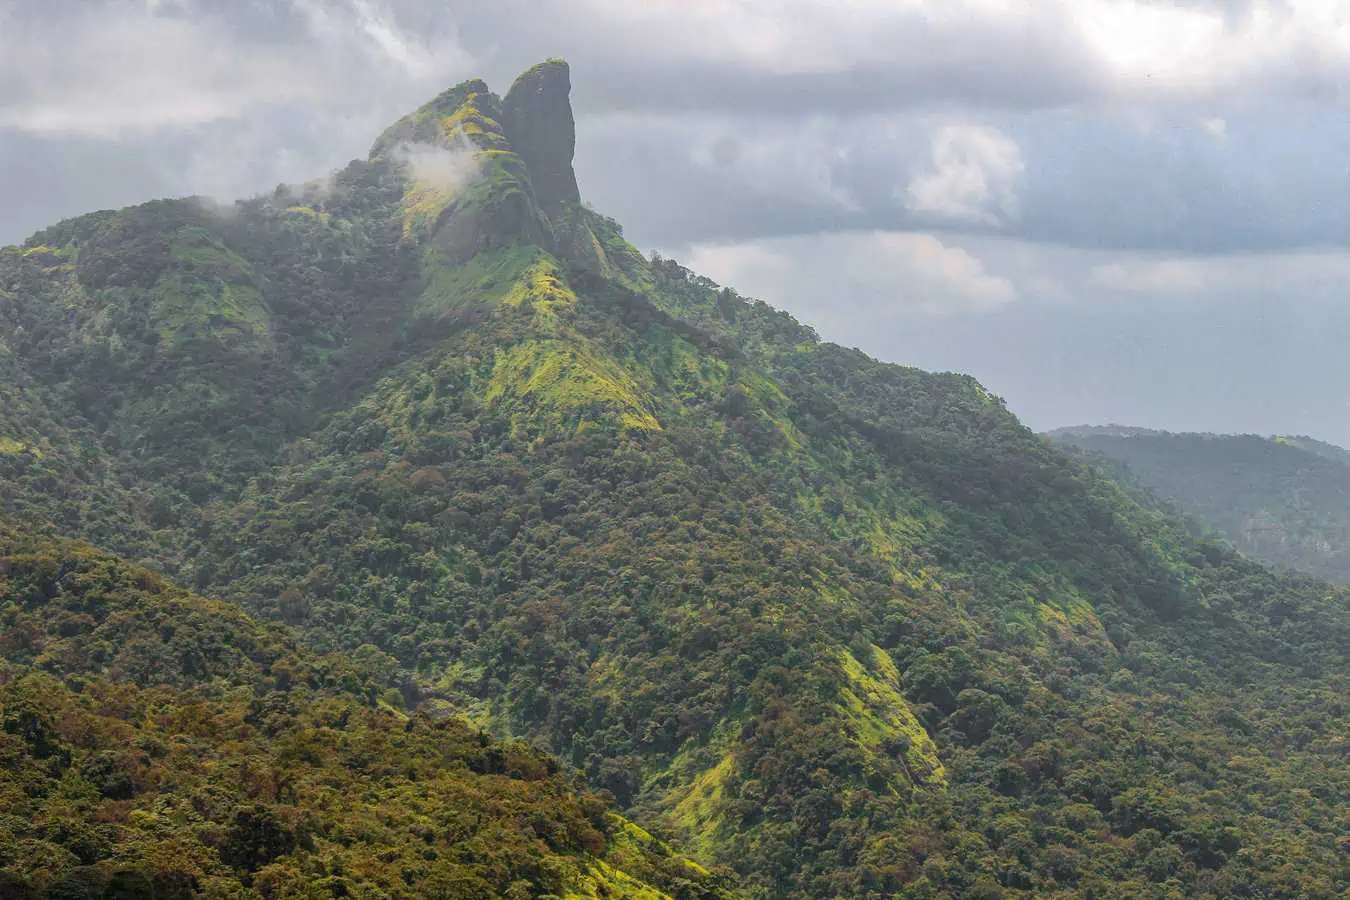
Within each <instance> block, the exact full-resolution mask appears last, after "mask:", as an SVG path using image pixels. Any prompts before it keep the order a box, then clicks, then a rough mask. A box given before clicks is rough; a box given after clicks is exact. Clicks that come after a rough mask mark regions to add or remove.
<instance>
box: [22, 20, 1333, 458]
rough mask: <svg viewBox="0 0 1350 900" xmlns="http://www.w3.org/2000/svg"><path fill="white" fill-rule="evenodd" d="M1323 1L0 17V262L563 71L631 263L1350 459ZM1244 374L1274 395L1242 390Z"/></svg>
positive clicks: (333, 155) (592, 195)
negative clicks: (671, 258)
mask: <svg viewBox="0 0 1350 900" xmlns="http://www.w3.org/2000/svg"><path fill="white" fill-rule="evenodd" d="M1343 7H1344V4H1340V3H1334V2H1315V0H1229V2H1222V0H1170V2H1167V0H1038V2H1035V3H1030V2H1026V0H852V2H850V3H849V4H848V5H847V9H846V11H841V10H840V9H839V8H838V6H837V5H835V4H827V3H820V2H815V0H741V2H736V3H726V2H720V0H719V2H714V0H644V2H642V3H633V2H628V0H497V2H494V3H483V2H478V0H246V2H245V0H8V3H6V2H4V0H0V241H18V240H22V239H23V238H24V237H25V236H26V235H27V234H29V233H31V232H32V231H34V230H36V229H37V228H39V227H42V226H44V225H46V224H49V223H51V222H52V221H55V220H57V219H59V218H62V217H65V216H69V215H74V214H78V213H81V212H85V211H88V210H90V209H93V208H104V207H115V206H120V205H126V204H129V203H133V202H137V201H140V200H146V199H151V198H153V197H158V196H165V195H183V194H206V195H211V196H216V197H219V198H222V199H232V198H235V197H239V196H245V195H250V194H256V193H260V192H263V191H266V190H270V189H271V188H273V187H275V186H276V185H277V184H278V183H282V182H292V183H293V182H300V181H307V180H309V179H312V178H315V177H320V176H322V175H324V174H325V173H327V172H329V171H332V170H333V169H336V168H338V167H340V166H341V165H343V164H344V163H345V162H347V161H348V160H349V159H351V158H354V157H361V156H364V155H365V154H366V152H367V149H368V147H369V145H370V142H371V141H372V140H373V139H374V137H375V136H376V135H377V134H378V133H379V132H380V130H381V129H382V128H383V127H384V126H385V125H387V124H388V123H389V122H392V121H393V120H395V119H396V118H398V117H399V116H400V115H402V114H403V113H405V112H407V111H408V110H410V109H412V108H415V107H416V106H417V105H419V104H421V103H422V102H424V101H425V100H427V99H428V98H430V97H432V96H434V95H435V94H436V93H438V92H439V91H440V90H442V89H443V88H445V87H446V86H448V85H449V84H452V83H455V82H457V81H459V80H462V79H464V78H467V77H470V76H476V75H481V76H483V77H485V78H487V79H488V81H489V83H491V84H493V85H494V87H496V88H497V89H499V90H503V89H505V87H506V86H507V85H508V84H509V81H510V79H511V78H512V77H513V76H514V74H515V73H516V72H518V71H520V70H522V69H524V68H526V67H527V66H529V65H531V64H533V63H534V62H537V61H538V60H539V59H541V58H544V57H547V56H555V55H559V56H565V57H567V58H569V59H570V61H571V62H572V64H573V73H572V74H573V85H574V91H573V100H574V104H575V106H576V111H577V116H578V129H577V130H578V152H577V173H578V180H579V182H580V184H581V188H582V192H583V195H584V196H585V197H586V199H587V200H588V201H589V202H591V203H592V204H593V205H595V206H596V207H597V208H598V209H600V210H602V211H604V212H606V213H608V214H611V215H613V216H615V217H616V218H618V219H619V220H620V221H621V222H623V223H624V224H625V226H626V227H627V229H628V236H629V237H630V239H632V240H633V241H634V242H635V243H637V244H639V245H640V246H642V247H644V248H659V249H660V250H661V251H662V252H664V253H671V254H674V255H676V256H679V257H681V258H684V259H688V260H690V261H692V262H693V263H695V264H696V265H697V266H698V267H699V268H701V269H705V270H706V271H707V272H708V274H711V275H713V276H714V277H716V278H719V279H722V280H725V281H728V282H729V283H732V284H734V285H736V286H738V287H740V288H742V289H744V290H745V291H747V292H749V293H755V294H760V295H763V296H764V297H765V298H766V299H768V300H770V301H771V302H775V303H779V304H780V305H784V306H786V307H788V308H789V309H792V310H793V311H796V312H799V313H800V314H801V315H802V316H803V317H804V318H807V319H809V320H810V321H811V322H812V323H813V324H816V325H818V326H819V328H820V330H821V331H822V333H823V334H825V336H827V337H832V338H835V339H838V340H844V341H859V342H862V341H865V342H866V349H868V350H871V351H872V352H875V353H877V354H878V355H881V356H883V357H885V358H890V359H897V360H902V361H909V362H916V363H921V364H923V365H926V366H932V367H937V368H959V369H965V370H968V371H972V372H974V373H975V374H977V375H981V376H984V377H987V378H988V379H990V381H991V386H992V387H993V388H994V389H995V390H1000V389H1002V392H1003V393H1004V394H1005V395H1006V396H1007V397H1008V399H1009V400H1010V401H1012V403H1013V406H1014V409H1019V410H1025V411H1026V413H1027V414H1028V415H1029V416H1030V418H1031V420H1032V424H1034V425H1038V426H1039V425H1045V426H1049V425H1058V424H1064V423H1066V422H1072V421H1077V420H1097V419H1104V418H1105V417H1107V416H1114V417H1117V418H1122V419H1133V420H1141V421H1142V420H1143V419H1145V418H1147V417H1146V416H1145V415H1144V412H1145V411H1146V409H1147V407H1148V402H1151V401H1145V400H1141V399H1140V398H1142V397H1147V396H1151V394H1150V393H1149V391H1150V389H1149V388H1148V387H1147V385H1149V384H1159V385H1165V382H1161V381H1158V380H1157V379H1152V380H1150V379H1151V376H1150V375H1149V374H1148V373H1149V372H1153V371H1157V372H1171V373H1172V375H1171V376H1169V377H1178V375H1179V373H1182V372H1186V371H1190V370H1189V369H1187V366H1191V367H1192V368H1193V369H1194V370H1195V372H1197V373H1200V372H1203V371H1206V370H1208V371H1222V372H1229V373H1230V375H1229V376H1227V377H1228V380H1227V381H1224V382H1215V381H1213V379H1210V382H1209V387H1208V388H1205V389H1203V390H1202V389H1200V388H1197V391H1199V393H1198V394H1197V395H1196V397H1195V398H1188V397H1187V396H1185V395H1183V394H1177V395H1173V396H1170V397H1169V398H1167V399H1166V403H1168V404H1171V406H1170V407H1168V408H1169V409H1172V412H1170V413H1167V415H1166V416H1165V418H1166V419H1167V421H1165V422H1163V421H1157V420H1150V421H1145V422H1143V424H1163V425H1168V426H1170V427H1178V426H1180V425H1184V423H1183V422H1182V420H1183V419H1184V418H1185V417H1186V415H1187V410H1188V409H1189V410H1191V413H1193V414H1194V415H1193V418H1194V419H1195V420H1196V421H1197V425H1198V423H1199V422H1200V420H1201V419H1203V420H1204V421H1205V422H1206V423H1209V424H1208V425H1207V427H1220V426H1219V425H1216V424H1215V423H1216V422H1218V421H1220V420H1222V421H1225V422H1228V423H1230V427H1233V428H1238V429H1248V430H1295V426H1294V425H1292V424H1288V423H1289V422H1291V421H1292V420H1293V419H1298V421H1300V422H1304V424H1303V425H1301V426H1298V427H1302V428H1303V430H1312V431H1317V430H1318V429H1317V428H1315V427H1313V425H1315V424H1316V422H1314V423H1313V424H1312V425H1309V424H1307V423H1306V421H1305V420H1306V419H1308V418H1312V419H1314V420H1317V421H1325V422H1326V423H1328V424H1327V425H1326V427H1323V428H1322V429H1321V432H1322V433H1323V434H1326V435H1327V436H1329V437H1331V438H1333V439H1339V440H1343V441H1347V440H1350V433H1347V432H1346V429H1345V426H1343V425H1341V424H1337V423H1341V422H1344V421H1350V417H1347V416H1345V415H1344V413H1345V411H1346V410H1345V409H1344V405H1343V403H1342V404H1341V406H1340V407H1337V406H1336V402H1337V401H1335V400H1334V398H1335V397H1338V396H1350V371H1347V369H1348V368H1350V367H1346V366H1344V365H1342V364H1341V363H1340V361H1339V360H1340V359H1341V357H1342V356H1343V354H1340V353H1334V354H1333V353H1332V350H1331V346H1330V341H1331V338H1330V337H1329V336H1331V335H1336V334H1340V332H1339V331H1338V330H1337V328H1339V327H1340V326H1339V325H1336V324H1335V323H1342V322H1343V320H1344V318H1345V317H1344V316H1343V315H1342V314H1341V313H1340V310H1341V309H1343V308H1344V307H1345V303H1344V301H1343V300H1341V298H1342V297H1344V296H1346V295H1347V293H1346V291H1345V288H1346V287H1350V280H1348V279H1346V278H1344V277H1343V275H1344V273H1345V272H1346V270H1347V260H1350V246H1347V244H1350V213H1347V208H1348V207H1350V204H1347V203H1346V198H1350V166H1347V165H1346V164H1345V160H1346V159H1350V119H1348V118H1347V117H1346V116H1345V115H1344V114H1343V113H1344V110H1343V105H1342V104H1343V98H1344V97H1345V96H1347V93H1346V88H1347V87H1350V85H1348V84H1347V81H1348V80H1350V12H1347V11H1346V10H1345V9H1344V8H1343ZM1257 316H1259V317H1260V318H1259V321H1261V322H1262V323H1263V324H1262V326H1261V328H1260V329H1258V332H1257V333H1258V334H1259V336H1261V337H1262V339H1263V340H1265V341H1266V344H1264V345H1263V344H1261V343H1260V342H1259V341H1257V340H1256V338H1255V337H1253V336H1252V334H1253V333H1252V332H1251V331H1250V329H1249V328H1248V325H1247V323H1248V322H1250V321H1253V320H1254V319H1255V317H1257ZM1338 316H1339V318H1338ZM1318 321H1324V322H1327V323H1332V324H1329V325H1327V326H1326V327H1321V328H1318V327H1315V326H1309V324H1308V323H1310V322H1318ZM1159 323H1165V330H1168V329H1170V330H1168V331H1167V335H1168V336H1166V337H1164V336H1162V335H1160V333H1159V331H1158V329H1159V328H1160V327H1163V326H1162V325H1160V324H1159ZM1113 335H1114V336H1113ZM1225 336H1227V337H1225ZM1225 340H1226V341H1227V343H1225ZM1093 343H1098V344H1102V346H1104V347H1107V348H1114V349H1111V352H1102V353H1098V354H1094V353H1092V352H1091V351H1090V350H1089V351H1084V352H1079V351H1078V350H1077V349H1075V348H1077V347H1078V346H1080V345H1083V344H1087V345H1089V346H1090V345H1092V344H1093ZM1301 345H1306V346H1307V347H1310V348H1312V350H1310V351H1309V352H1300V350H1299V347H1300V346H1301ZM1225 347H1227V348H1229V351H1228V352H1229V355H1228V356H1225V355H1224V353H1225V352H1226V351H1225V349H1224V348H1225ZM1131 354H1136V355H1139V354H1142V357H1141V358H1142V359H1144V360H1145V361H1146V362H1142V363H1140V362H1134V361H1132V360H1134V358H1135V357H1133V356H1131ZM1319 354H1325V355H1319ZM1258 355H1259V357H1260V358H1261V359H1262V367H1263V368H1264V369H1266V370H1268V377H1267V378H1266V382H1265V383H1266V384H1267V385H1268V389H1263V388H1262V387H1261V386H1260V385H1259V384H1248V381H1250V379H1249V378H1247V377H1246V376H1240V375H1238V374H1231V373H1233V372H1237V363H1235V362H1234V360H1243V359H1246V360H1248V361H1250V359H1252V358H1256V357H1257V356H1258ZM1147 360H1153V364H1152V365H1150V364H1149V363H1148V362H1147ZM1183 361H1184V364H1183ZM1319 366H1320V368H1319ZM1206 367H1208V369H1206ZM1197 377H1198V376H1197ZM1301 378H1306V379H1308V386H1307V387H1306V389H1305V390H1304V391H1303V393H1302V395H1301V396H1303V397H1305V398H1314V399H1313V400H1309V401H1308V402H1307V403H1305V404H1303V405H1302V406H1300V405H1299V404H1288V403H1285V404H1281V403H1279V402H1277V400H1276V399H1275V398H1277V397H1278V396H1280V395H1279V390H1283V389H1284V387H1287V386H1288V385H1289V384H1295V383H1298V382H1299V380H1300V379H1301ZM1057 379H1058V380H1059V381H1057ZM1202 380H1203V379H1202ZM1314 381H1315V385H1314V383H1313V382H1314ZM1057 383H1059V384H1061V386H1060V387H1059V388H1056V384H1057ZM1070 383H1071V384H1072V390H1070V389H1068V388H1066V387H1064V385H1068V384H1070ZM1131 383H1135V384H1137V385H1138V390H1137V391H1136V393H1135V394H1130V391H1129V389H1128V385H1129V384H1131ZM1092 385H1096V386H1097V387H1099V388H1100V392H1099V402H1098V405H1097V406H1094V405H1093V401H1092V398H1091V397H1090V396H1089V395H1088V394H1089V393H1090V391H1089V387H1088V386H1092ZM1223 385H1228V387H1224V386H1223ZM1236 385H1246V387H1244V388H1243V389H1242V390H1241V391H1239V390H1238V389H1237V387H1236ZM1279 386H1284V387H1279ZM1277 387H1278V390H1277ZM1205 396H1208V397H1210V398H1211V401H1212V402H1210V403H1209V404H1208V405H1205V402H1204V401H1203V399H1202V398H1203V397H1205ZM1244 396H1245V397H1248V398H1250V400H1251V406H1250V411H1251V415H1250V416H1249V417H1248V418H1247V419H1243V418H1242V416H1241V411H1240V409H1239V403H1238V400H1239V399H1240V398H1241V397H1244ZM1111 397H1115V398H1117V399H1120V398H1124V399H1120V402H1119V403H1115V402H1114V401H1110V400H1109V398H1111ZM1131 398H1133V399H1131ZM1316 398H1320V399H1316ZM1127 401H1128V402H1127ZM1136 401H1138V402H1136ZM1158 402H1159V403H1162V401H1161V400H1159V401H1158ZM1131 403H1135V406H1131V405H1130V404H1131ZM1113 404H1114V405H1113ZM1188 404H1190V405H1188ZM1173 407H1174V408H1173ZM1158 409H1159V410H1160V412H1159V415H1160V416H1162V412H1161V410H1162V409H1163V407H1162V406H1159V407H1158ZM1281 410H1283V412H1281ZM1300 410H1301V411H1300ZM1319 410H1321V412H1319ZM1210 413H1213V414H1214V417H1209V418H1206V417H1207V416H1209V414H1210ZM1281 416H1284V417H1285V418H1281ZM1215 417H1217V418H1215ZM1300 417H1301V418H1300ZM1319 417H1320V418H1319Z"/></svg>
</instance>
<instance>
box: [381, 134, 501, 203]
mask: <svg viewBox="0 0 1350 900" xmlns="http://www.w3.org/2000/svg"><path fill="white" fill-rule="evenodd" d="M394 158H395V159H397V160H399V161H400V162H402V163H403V164H404V165H406V166H407V167H408V169H409V170H410V171H411V173H412V177H413V178H414V179H415V180H417V181H418V182H420V183H421V184H424V185H427V186H429V187H432V188H435V189H437V190H441V191H458V190H460V189H462V188H464V187H466V186H468V185H469V184H472V183H473V182H474V181H476V180H478V178H479V176H480V175H481V174H482V171H483V170H482V164H481V162H480V161H479V159H478V154H477V152H476V150H475V148H474V146H473V144H472V143H470V142H469V140H468V138H465V137H463V136H462V135H461V136H460V137H459V138H458V140H457V141H456V142H455V144H454V146H451V147H443V146H441V145H439V144H419V143H403V144H399V145H398V146H397V147H395V148H394Z"/></svg>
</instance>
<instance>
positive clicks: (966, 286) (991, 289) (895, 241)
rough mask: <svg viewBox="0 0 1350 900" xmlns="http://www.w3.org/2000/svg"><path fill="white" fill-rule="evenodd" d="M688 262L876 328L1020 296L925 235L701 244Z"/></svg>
mask: <svg viewBox="0 0 1350 900" xmlns="http://www.w3.org/2000/svg"><path fill="white" fill-rule="evenodd" d="M686 257H687V258H686V260H685V261H686V262H687V263H688V264H689V265H690V266H691V267H692V268H693V269H695V270H696V271H698V272H700V273H704V274H707V275H708V276H709V277H711V278H713V279H715V280H717V281H721V282H723V283H726V284H729V285H732V286H733V287H735V288H737V289H738V290H742V291H745V292H747V293H749V294H751V295H754V296H759V297H763V298H764V299H765V300H767V301H768V302H770V303H774V304H781V305H782V306H784V307H785V308H787V309H789V310H793V311H796V312H802V313H806V312H809V311H811V310H812V309H820V308H822V307H823V308H826V309H828V310H829V315H831V316H832V317H837V316H845V317H847V318H849V319H850V320H852V321H860V320H868V321H871V322H873V324H875V325H877V326H882V325H884V323H886V322H888V321H893V320H894V319H895V318H897V317H900V316H904V315H906V314H911V315H912V314H923V315H934V314H936V315H942V314H953V313H969V312H973V311H978V310H987V309H991V308H994V307H998V306H1003V305H1005V304H1008V303H1011V302H1013V301H1015V300H1016V299H1017V298H1018V291H1017V288H1016V287H1015V286H1014V285H1013V283H1012V282H1011V281H1010V280H1008V279H1007V278H1005V277H1003V276H1001V275H997V274H993V273H991V272H989V271H988V270H987V269H986V267H985V264H984V262H983V261H982V260H981V259H979V258H978V257H976V256H974V255H973V254H972V253H970V252H969V251H967V250H965V249H963V248H961V247H957V246H953V245H951V244H948V243H945V242H944V241H943V240H942V239H940V238H939V237H938V236H936V235H933V234H928V233H923V232H887V231H873V232H846V233H834V234H820V235H805V236H798V237H789V238H775V239H766V240H760V241H750V242H745V243H739V244H702V245H696V246H694V247H692V248H690V251H689V252H688V253H687V254H686Z"/></svg>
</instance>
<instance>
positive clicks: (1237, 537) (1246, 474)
mask: <svg viewBox="0 0 1350 900" xmlns="http://www.w3.org/2000/svg"><path fill="white" fill-rule="evenodd" d="M1053 436H1054V438H1055V439H1056V440H1057V441H1060V442H1062V443H1065V444H1069V445H1072V446H1076V447H1080V448H1083V449H1086V450H1091V451H1095V452H1098V453H1101V454H1103V455H1104V456H1105V457H1107V458H1109V459H1111V460H1114V461H1115V462H1116V463H1117V464H1119V465H1120V466H1123V467H1124V468H1125V469H1126V470H1127V471H1128V473H1129V474H1130V475H1131V476H1132V477H1134V478H1136V479H1138V481H1139V482H1140V483H1142V484H1143V485H1145V486H1146V487H1148V488H1150V489H1151V490H1154V491H1156V492H1157V493H1158V494H1160V495H1161V496H1163V497H1166V498H1168V499H1170V500H1173V501H1174V502H1176V503H1177V505H1178V506H1179V507H1180V508H1181V509H1182V510H1183V511H1184V512H1185V513H1187V514H1188V515H1190V516H1192V517H1194V518H1195V519H1196V520H1197V521H1198V522H1199V523H1201V524H1202V525H1203V526H1204V527H1205V528H1206V529H1208V530H1210V531H1212V532H1213V533H1215V534H1218V535H1221V536H1222V537H1224V538H1226V539H1227V540H1229V541H1231V542H1232V543H1233V544H1234V546H1236V547H1237V548H1238V549H1240V550H1241V551H1242V552H1244V553H1246V554H1248V555H1250V556H1252V557H1254V558H1256V559H1259V560H1262V561H1264V562H1267V563H1270V564H1272V565H1277V566H1282V567H1286V568H1290V569H1297V570H1300V571H1303V572H1307V573H1309V574H1312V575H1316V576H1318V577H1319V578H1326V579H1328V580H1330V581H1335V582H1339V583H1341V584H1350V453H1347V452H1346V451H1345V450H1342V449H1341V448H1340V447H1337V446H1335V445H1333V444H1327V443H1323V442H1322V441H1318V440H1315V439H1313V438H1309V437H1285V436H1281V437H1272V438H1264V437H1258V436H1257V435H1213V434H1168V433H1165V432H1146V431H1144V432H1140V433H1135V434H1128V435H1126V434H1111V433H1103V432H1101V431H1098V430H1083V429H1065V430H1062V431H1058V432H1054V433H1053Z"/></svg>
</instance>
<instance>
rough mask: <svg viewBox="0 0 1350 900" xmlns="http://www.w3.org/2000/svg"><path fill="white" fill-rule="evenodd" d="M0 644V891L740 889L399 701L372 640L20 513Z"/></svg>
mask: <svg viewBox="0 0 1350 900" xmlns="http://www.w3.org/2000/svg"><path fill="white" fill-rule="evenodd" d="M0 634H3V637H0V723H2V727H0V758H3V760H4V765H3V767H0V798H3V801H4V815H3V816H0V896H4V897H7V898H8V897H42V896H47V897H62V898H69V897H127V898H132V897H135V898H148V897H156V898H188V897H192V896H207V897H238V896H252V897H256V896H262V897H302V896H303V897H309V896H346V897H391V898H392V897H408V898H411V897H446V898H450V897H493V896H500V897H512V898H514V897H531V896H539V895H541V894H544V893H552V894H557V895H562V896H569V897H612V896H630V897H644V898H651V900H658V898H662V897H665V898H669V897H672V896H688V897H707V898H715V897H724V896H726V897H729V896H731V894H730V892H729V891H726V890H725V887H719V882H718V880H717V879H714V878H713V877H711V876H710V875H708V873H707V872H706V870H703V869H702V868H701V867H699V866H697V865H696V864H694V863H692V862H689V861H687V860H684V859H681V858H679V857H676V856H674V855H673V854H671V853H670V852H669V851H668V849H666V848H665V847H664V846H663V845H661V844H660V843H658V842H656V841H654V840H653V839H652V838H651V837H650V836H649V835H647V834H646V833H645V832H643V831H642V830H641V829H639V828H638V827H637V826H635V825H633V824H631V823H629V822H625V821H624V820H622V819H621V818H620V817H618V816H617V815H615V814H614V813H613V811H612V810H611V809H609V808H607V803H606V801H605V800H604V799H602V798H600V797H597V796H595V795H593V794H590V793H588V792H586V791H584V790H582V789H581V788H580V787H579V786H578V785H577V784H575V783H574V780H573V779H571V778H569V777H567V776H565V775H563V774H562V773H561V771H560V767H559V765H558V763H557V761H556V760H553V759H550V758H548V757H547V756H545V755H544V754H541V753H540V752H538V751H536V750H531V749H530V748H528V747H527V746H525V745H524V744H521V743H502V742H499V741H496V740H494V739H492V738H490V737H489V736H488V735H486V734H484V733H482V732H480V731H477V730H475V729H473V728H471V727H468V726H466V725H464V724H462V723H459V722H457V721H454V720H439V721H436V720H433V719H431V718H428V717H426V716H423V715H414V716H411V717H410V716H408V715H405V714H403V713H402V712H399V711H397V710H395V709H394V708H392V706H391V705H390V704H391V703H393V704H397V705H398V706H401V705H402V703H401V700H400V695H399V692H398V690H397V689H396V683H397V677H396V674H395V669H394V668H393V667H392V666H390V665H389V664H388V661H387V660H385V659H382V658H381V654H380V653H379V652H378V651H376V650H375V649H374V648H373V647H367V648H364V649H363V650H358V651H357V652H356V653H354V654H351V655H350V656H349V657H347V658H338V657H335V656H329V657H318V656H315V655H313V654H310V653H308V652H306V651H305V650H303V649H302V648H300V647H298V646H297V645H296V644H295V642H294V640H293V638H292V637H291V636H290V635H289V634H288V633H287V632H286V631H285V630H283V629H278V628H275V627H266V626H262V625H259V624H258V623H256V622H254V621H252V620H250V619H249V618H248V617H247V616H245V615H244V614H243V613H241V612H240V611H239V610H237V609H234V608H232V607H230V606H229V605H228V604H225V603H221V602H219V601H210V600H205V599H202V598H200V597H196V596H193V595H191V594H188V593H187V592H185V591H183V590H181V589H178V588H176V587H174V586H173V585H171V584H169V583H167V582H165V581H164V579H163V578H161V577H160V576H157V575H155V574H153V573H151V572H149V571H147V570H145V569H140V568H137V567H134V566H129V565H127V564H125V563H123V562H121V561H120V560H118V559H116V558H113V557H110V556H108V555H106V554H102V553H99V552H97V551H94V550H93V549H92V548H90V547H88V546H87V545H83V544H79V543H77V542H72V541H57V540H51V539H42V538H38V539H35V538H32V537H27V536H23V535H21V534H20V533H19V530H18V529H16V528H15V527H14V526H13V525H12V524H11V523H9V522H6V521H0ZM723 882H725V879H723ZM316 891H317V892H318V893H315V892H316Z"/></svg>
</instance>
